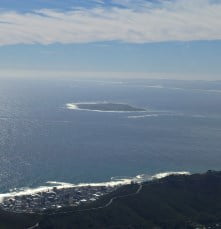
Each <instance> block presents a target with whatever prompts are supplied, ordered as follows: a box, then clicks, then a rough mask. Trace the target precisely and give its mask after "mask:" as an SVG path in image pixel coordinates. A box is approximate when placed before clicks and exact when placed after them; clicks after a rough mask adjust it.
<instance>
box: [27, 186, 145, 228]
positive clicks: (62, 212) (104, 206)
mask: <svg viewBox="0 0 221 229" xmlns="http://www.w3.org/2000/svg"><path fill="white" fill-rule="evenodd" d="M138 185H139V186H138V189H137V190H136V192H134V193H130V194H127V195H121V196H115V197H113V198H111V199H110V200H109V201H108V202H107V203H106V204H105V205H103V206H99V207H95V208H87V209H82V210H72V211H59V212H54V213H50V214H47V215H59V214H67V213H75V212H84V211H93V210H99V209H104V208H107V207H109V206H110V205H111V204H112V203H113V202H114V201H115V200H117V199H121V198H124V197H128V196H134V195H137V194H139V193H140V192H141V190H142V188H143V184H142V183H139V184H138ZM42 215H44V214H42ZM38 227H39V223H36V224H35V225H34V226H32V227H28V228H27V229H35V228H38Z"/></svg>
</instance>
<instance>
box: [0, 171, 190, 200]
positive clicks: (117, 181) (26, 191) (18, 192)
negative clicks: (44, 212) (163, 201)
mask: <svg viewBox="0 0 221 229" xmlns="http://www.w3.org/2000/svg"><path fill="white" fill-rule="evenodd" d="M170 175H190V173H189V172H187V171H180V172H163V173H157V174H155V175H147V174H141V175H137V176H135V177H112V178H111V180H110V181H108V182H100V183H79V184H72V183H65V182H57V181H48V182H46V184H45V185H44V186H40V187H37V188H21V189H14V191H12V192H8V193H2V194H0V203H1V202H2V201H3V200H4V198H9V197H12V198H13V197H15V196H25V195H32V194H37V193H42V192H48V191H51V190H53V188H57V189H65V188H74V187H85V186H92V187H93V186H94V187H95V186H112V187H114V186H121V185H127V184H131V182H134V183H141V182H145V181H151V180H154V179H161V178H164V177H166V176H170Z"/></svg>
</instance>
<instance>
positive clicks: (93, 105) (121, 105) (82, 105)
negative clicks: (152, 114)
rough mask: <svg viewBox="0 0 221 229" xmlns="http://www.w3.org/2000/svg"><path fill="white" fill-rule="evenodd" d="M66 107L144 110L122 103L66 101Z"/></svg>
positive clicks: (101, 109)
mask: <svg viewBox="0 0 221 229" xmlns="http://www.w3.org/2000/svg"><path fill="white" fill-rule="evenodd" d="M67 108H69V109H73V110H90V111H103V112H105V111H106V112H138V111H146V110H145V109H144V108H139V107H134V106H131V105H129V104H124V103H108V102H103V103H68V104H67Z"/></svg>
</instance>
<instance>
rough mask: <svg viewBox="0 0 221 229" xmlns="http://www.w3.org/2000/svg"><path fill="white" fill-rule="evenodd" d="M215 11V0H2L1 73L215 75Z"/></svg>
mask: <svg viewBox="0 0 221 229" xmlns="http://www.w3.org/2000/svg"><path fill="white" fill-rule="evenodd" d="M220 12H221V1H217V0H155V1H148V0H137V1H134V0H107V1H103V0H84V1H82V0H66V1H62V0H19V1H18V0H1V2H0V75H1V76H3V75H4V74H5V75H16V74H19V71H21V72H22V71H24V70H26V71H30V72H31V71H32V73H33V72H37V71H41V72H44V71H45V72H47V71H58V72H61V73H62V72H69V73H70V72H135V73H137V74H136V75H139V74H138V72H140V73H142V74H143V75H145V74H146V75H147V76H148V75H151V74H152V73H157V74H158V75H160V74H164V76H168V77H170V76H172V78H180V77H181V76H182V78H185V77H187V78H191V77H194V76H196V77H195V78H200V75H203V77H202V78H207V79H220V80H221V67H220V60H221V13H220ZM61 75H62V74H61Z"/></svg>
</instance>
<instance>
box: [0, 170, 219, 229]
mask: <svg viewBox="0 0 221 229" xmlns="http://www.w3.org/2000/svg"><path fill="white" fill-rule="evenodd" d="M137 189H138V185H137V184H132V185H128V186H123V187H121V188H120V189H118V190H116V191H115V192H113V193H111V194H109V195H107V196H104V197H103V198H101V199H100V200H99V201H97V202H96V203H93V204H91V205H87V206H83V207H81V208H77V209H73V208H69V209H62V211H64V210H65V211H70V210H72V211H75V212H71V213H60V214H55V215H49V214H50V212H49V214H48V215H44V216H41V217H39V216H31V217H28V216H27V215H26V216H25V215H20V216H18V215H12V214H10V215H7V217H6V216H5V214H6V213H2V214H1V216H0V225H1V226H0V228H4V229H8V228H10V229H11V228H24V224H25V223H26V226H29V225H30V222H31V221H32V225H34V224H35V223H36V222H39V223H40V228H41V229H66V228H68V229H69V228H73V229H75V228H76V229H81V228H82V229H87V228H88V229H93V228H94V229H95V228H96V229H108V228H111V229H113V228H114V229H127V228H128V229H132V228H135V229H148V228H155V229H157V228H158V229H160V228H162V229H167V228H168V229H173V228H174V229H175V228H197V227H198V228H203V225H205V226H206V228H209V226H211V228H221V226H220V227H219V226H218V224H220V222H221V195H220V193H221V172H212V171H209V172H207V173H206V174H194V175H191V176H185V175H172V176H169V177H166V178H163V179H160V180H155V181H151V182H146V183H144V184H143V188H142V190H141V191H140V192H139V193H138V194H135V195H131V196H125V197H122V198H117V199H115V200H114V201H113V203H112V204H111V205H109V206H108V207H106V208H103V209H96V210H87V211H77V210H83V209H86V208H91V207H97V206H104V205H105V204H106V203H107V202H108V201H109V200H110V199H111V198H112V197H119V196H122V195H127V194H132V193H135V192H136V190H137ZM10 219H11V220H10ZM13 223H14V226H13V227H12V224H13ZM215 224H216V226H213V225H215ZM220 225H221V224H220Z"/></svg>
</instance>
